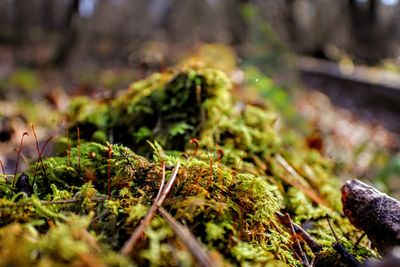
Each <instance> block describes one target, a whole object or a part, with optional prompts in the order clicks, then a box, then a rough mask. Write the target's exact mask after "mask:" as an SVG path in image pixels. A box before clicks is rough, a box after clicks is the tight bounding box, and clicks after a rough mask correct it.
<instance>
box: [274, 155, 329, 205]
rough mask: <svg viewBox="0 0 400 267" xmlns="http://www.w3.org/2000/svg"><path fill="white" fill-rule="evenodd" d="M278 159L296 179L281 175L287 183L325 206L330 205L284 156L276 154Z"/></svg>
mask: <svg viewBox="0 0 400 267" xmlns="http://www.w3.org/2000/svg"><path fill="white" fill-rule="evenodd" d="M275 159H276V161H277V162H278V163H279V164H280V165H281V166H282V168H283V169H284V170H285V171H286V172H287V173H288V174H289V175H290V176H291V177H293V178H294V179H288V178H286V177H283V176H282V177H281V179H282V180H284V181H285V182H286V183H288V184H290V185H291V186H293V187H296V188H297V189H300V190H301V191H302V192H303V193H304V194H305V195H306V196H308V197H309V198H311V200H313V201H314V202H315V203H318V204H321V205H324V206H325V207H328V208H330V207H329V205H328V204H327V203H326V202H325V201H324V199H322V198H321V197H320V196H319V195H318V194H317V192H315V191H314V190H313V189H312V188H310V187H307V186H306V185H304V183H301V181H303V182H306V181H305V180H304V178H303V177H302V176H301V175H300V174H298V173H297V172H296V170H295V169H294V168H293V167H292V166H291V165H290V164H289V163H288V162H287V161H286V160H285V158H284V157H282V156H281V155H280V154H277V155H276V156H275Z"/></svg>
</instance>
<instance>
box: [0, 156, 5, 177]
mask: <svg viewBox="0 0 400 267" xmlns="http://www.w3.org/2000/svg"><path fill="white" fill-rule="evenodd" d="M0 166H1V171H2V172H3V175H4V176H6V171H5V170H4V165H3V161H1V159H0Z"/></svg>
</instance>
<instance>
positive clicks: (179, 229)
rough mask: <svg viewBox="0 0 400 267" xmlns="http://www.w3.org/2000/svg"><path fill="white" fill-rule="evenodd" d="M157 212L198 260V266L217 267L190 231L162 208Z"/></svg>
mask: <svg viewBox="0 0 400 267" xmlns="http://www.w3.org/2000/svg"><path fill="white" fill-rule="evenodd" d="M158 211H159V212H160V214H161V216H163V218H164V219H165V220H166V221H167V223H168V224H169V225H170V226H171V228H172V230H173V231H174V232H175V234H176V235H177V236H179V237H180V239H181V240H182V242H184V243H185V244H186V246H187V247H188V248H189V250H190V251H191V252H192V254H193V256H194V257H195V258H196V259H197V260H198V262H199V265H200V266H204V267H209V266H211V267H214V266H217V265H216V264H215V262H214V261H213V260H212V259H211V257H210V255H208V253H207V251H206V250H205V248H204V247H203V245H202V244H201V243H200V242H199V241H198V240H197V239H196V237H195V236H194V235H193V234H192V233H191V232H190V230H189V229H188V228H187V227H186V226H184V225H182V224H180V223H179V222H178V221H176V220H175V218H174V217H172V216H171V214H169V213H168V212H167V211H166V210H164V209H163V208H162V207H159V208H158Z"/></svg>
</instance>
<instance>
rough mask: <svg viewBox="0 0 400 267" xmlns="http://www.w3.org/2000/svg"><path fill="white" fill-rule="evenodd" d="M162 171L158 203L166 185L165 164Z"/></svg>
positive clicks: (163, 163)
mask: <svg viewBox="0 0 400 267" xmlns="http://www.w3.org/2000/svg"><path fill="white" fill-rule="evenodd" d="M161 169H162V175H161V184H160V190H158V193H157V196H156V201H158V199H159V198H160V195H161V193H162V189H163V188H164V184H165V162H162V165H161Z"/></svg>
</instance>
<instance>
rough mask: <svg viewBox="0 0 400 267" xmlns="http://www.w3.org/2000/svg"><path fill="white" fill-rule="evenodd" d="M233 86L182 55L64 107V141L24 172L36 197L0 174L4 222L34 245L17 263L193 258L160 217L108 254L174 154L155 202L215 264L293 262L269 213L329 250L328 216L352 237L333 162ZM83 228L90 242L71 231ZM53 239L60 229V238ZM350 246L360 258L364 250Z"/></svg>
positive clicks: (144, 206) (151, 262) (288, 242)
mask: <svg viewBox="0 0 400 267" xmlns="http://www.w3.org/2000/svg"><path fill="white" fill-rule="evenodd" d="M231 89H232V84H231V81H230V79H229V78H228V76H227V74H226V73H224V72H223V71H220V70H217V69H213V68H210V67H201V66H200V65H198V64H197V65H196V64H192V63H190V64H189V63H188V64H184V65H182V66H180V67H178V68H177V69H171V70H168V71H166V72H164V73H157V74H153V75H151V76H149V77H148V78H146V79H145V80H141V81H138V82H135V83H133V84H132V85H131V86H130V88H129V89H128V90H127V91H126V92H124V93H122V94H121V95H120V96H118V97H117V98H116V99H112V100H107V101H93V100H89V99H87V98H78V99H76V100H75V101H74V102H73V103H72V104H71V106H70V108H69V111H68V114H67V117H68V119H69V121H70V123H71V125H70V128H69V137H68V138H69V140H68V138H63V139H61V140H60V142H59V144H58V147H59V148H60V150H59V153H58V155H56V156H53V157H50V158H47V159H44V160H43V168H38V169H36V165H32V167H31V168H30V169H29V170H28V171H27V175H28V177H29V181H30V182H29V185H30V186H32V187H33V191H34V194H33V196H31V197H29V196H27V195H26V194H25V193H24V192H18V190H15V189H13V188H11V185H10V183H7V180H5V179H2V180H0V195H1V196H2V197H3V198H2V199H0V205H2V208H0V219H1V220H0V221H1V222H2V225H3V226H5V227H15V228H16V229H17V230H18V229H19V230H18V231H17V230H15V231H16V232H15V233H16V234H17V233H20V232H21V231H22V232H23V231H24V230H21V229H25V228H24V227H25V226H26V225H27V226H28V227H29V228H30V229H33V231H34V232H35V235H37V237H35V240H36V241H35V242H34V243H32V244H31V243H29V242H28V241H27V243H23V245H22V247H23V249H28V250H29V249H30V246H32V247H35V248H38V247H39V248H42V247H43V249H42V250H41V255H42V256H41V257H37V258H30V256H29V255H31V252H30V253H28V254H26V251H22V250H21V252H18V253H20V255H19V257H20V258H21V261H26V262H29V263H31V264H42V262H41V261H42V260H43V261H46V262H50V263H53V264H57V263H58V262H63V264H64V263H65V264H66V265H68V264H72V263H75V262H78V263H80V261H82V260H87V258H86V257H89V258H90V260H96V261H100V262H102V263H104V264H110V265H113V264H114V265H118V264H119V266H125V265H126V266H128V265H135V264H137V265H138V266H171V265H183V266H193V265H195V264H196V259H195V258H194V257H193V255H192V254H191V252H190V250H189V249H188V248H187V247H186V246H185V245H184V242H183V241H182V240H181V239H180V237H179V236H177V235H176V234H175V233H174V232H173V231H172V229H171V228H170V227H169V225H168V223H167V222H166V221H165V220H164V219H163V218H162V217H160V216H158V215H156V216H155V217H154V218H153V220H152V221H151V223H150V225H149V226H148V227H147V228H146V230H145V236H146V238H143V239H142V240H141V241H140V242H139V243H138V244H137V245H136V247H135V249H134V252H133V253H132V255H130V257H123V256H120V255H119V254H117V253H116V251H118V250H119V249H120V248H121V247H122V246H123V245H124V243H125V242H126V241H127V240H128V238H129V237H130V235H131V234H132V232H133V231H134V230H135V229H136V228H137V226H138V225H139V224H140V221H141V220H142V219H143V217H144V216H145V214H146V213H147V211H148V209H149V208H150V206H151V205H152V203H153V201H154V199H155V197H156V196H157V193H158V191H159V188H160V185H161V178H162V175H163V174H162V173H163V167H162V166H166V177H167V179H168V177H170V175H171V170H172V168H173V167H174V166H176V164H177V163H178V162H180V164H181V167H180V169H179V171H178V175H177V179H176V181H175V184H174V186H173V187H172V190H171V192H170V193H169V195H168V197H167V198H166V200H165V201H164V203H163V208H164V209H165V210H167V211H168V212H169V213H170V214H171V215H173V216H174V218H175V219H176V220H178V221H179V222H180V223H181V224H182V225H184V227H187V228H188V229H189V230H190V232H191V233H193V234H194V235H195V236H196V238H197V239H198V240H199V241H201V242H202V243H203V244H204V245H205V246H206V247H207V249H208V251H209V254H210V255H211V256H212V257H213V260H215V262H216V263H218V264H220V265H222V266H224V265H240V266H265V265H267V266H285V265H287V266H302V263H301V261H300V260H299V259H298V257H297V256H296V255H295V253H294V250H293V248H292V247H293V237H292V236H291V234H289V233H290V230H288V229H286V227H285V226H283V225H282V224H281V223H280V222H279V221H278V219H277V217H276V216H275V214H276V212H278V211H281V212H288V213H289V214H290V215H291V216H292V218H293V221H295V222H297V223H308V224H309V225H311V228H310V229H309V232H310V233H311V234H312V235H313V237H314V238H315V239H316V240H317V242H319V243H321V244H322V245H323V246H324V247H325V248H326V249H328V247H330V246H331V244H332V236H331V234H330V232H329V230H328V229H329V228H328V226H327V224H326V221H325V215H329V216H330V217H331V218H332V220H333V222H334V224H335V225H337V226H338V228H339V229H338V232H341V233H343V234H346V235H347V236H348V237H349V238H350V239H351V240H353V239H352V238H353V237H354V236H355V235H356V233H357V232H356V230H355V229H354V228H353V227H352V226H351V225H350V224H349V222H348V221H346V220H344V219H343V218H341V216H340V213H339V212H340V210H341V207H340V196H339V190H338V180H337V178H335V177H334V176H333V175H332V169H333V166H332V163H331V162H330V161H329V160H327V159H325V158H323V157H322V156H321V155H320V154H318V153H317V152H316V151H312V150H309V149H308V148H307V146H306V144H305V141H304V140H302V139H301V138H300V137H298V136H297V135H296V134H294V133H293V131H291V130H290V129H288V128H287V127H286V126H285V124H284V122H282V121H281V118H280V116H279V115H278V113H276V112H275V111H273V110H271V109H269V108H268V107H267V105H265V106H263V105H261V106H259V105H258V106H255V105H249V104H244V103H243V102H240V100H239V99H236V98H235V97H234V96H233V95H232V94H231V93H232V90H231ZM76 126H78V129H79V132H80V136H79V137H80V140H78V135H77V133H78V131H77V129H76ZM109 138H111V139H112V140H114V142H115V144H109V143H107V141H106V140H107V139H109ZM194 138H196V139H194ZM68 143H70V144H71V145H68ZM19 191H21V190H19ZM17 194H19V195H18V197H16V195H17ZM19 211H22V212H19ZM88 215H90V216H89V217H88ZM38 222H40V223H38ZM71 222H75V223H76V224H77V225H76V226H73V225H71ZM7 225H8V226H7ZM2 229H3V230H4V229H7V228H4V227H3V228H2ZM82 231H84V233H85V235H86V233H90V234H89V236H90V237H91V239H90V240H91V241H90V240H82V239H81V238H80V237H77V235H76V233H77V232H78V233H83V232H82ZM62 235H67V236H68V237H67V238H66V239H65V240H64V241H57V240H56V237H57V238H59V239H60V240H62V239H61V238H60V236H62ZM7 238H8V237H7ZM9 238H11V236H10V237H9ZM92 238H93V239H92ZM93 240H95V243H96V244H97V243H98V244H101V245H99V247H100V251H102V253H100V254H101V255H99V252H98V251H96V250H93V243H91V242H92V241H93ZM89 241H90V242H89ZM10 242H11V241H10ZM13 242H14V241H12V242H11V243H10V246H11V247H12V246H15V245H16V244H15V242H14V243H13ZM42 242H43V243H42ZM46 242H47V243H46ZM47 244H51V245H52V247H54V248H57V249H56V251H54V249H51V247H47ZM63 246H66V248H63ZM71 247H72V248H71ZM21 249H22V248H21ZM304 249H305V251H306V253H307V255H308V257H309V258H312V257H314V256H315V255H313V253H312V252H311V250H310V249H309V248H307V247H306V246H305V245H304ZM352 251H353V252H354V253H355V254H357V255H358V256H360V257H363V256H361V255H366V254H363V253H364V252H365V251H368V250H366V249H362V250H358V251H356V250H352ZM361 251H363V252H361ZM5 252H6V249H5V248H0V253H5ZM82 255H84V256H82ZM321 255H322V254H321ZM12 257H14V256H10V255H9V254H7V256H6V257H5V258H4V261H3V262H4V263H7V261H8V260H9V259H11V258H12ZM82 257H83V258H82ZM321 257H322V256H321ZM0 261H2V259H1V260H0Z"/></svg>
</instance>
